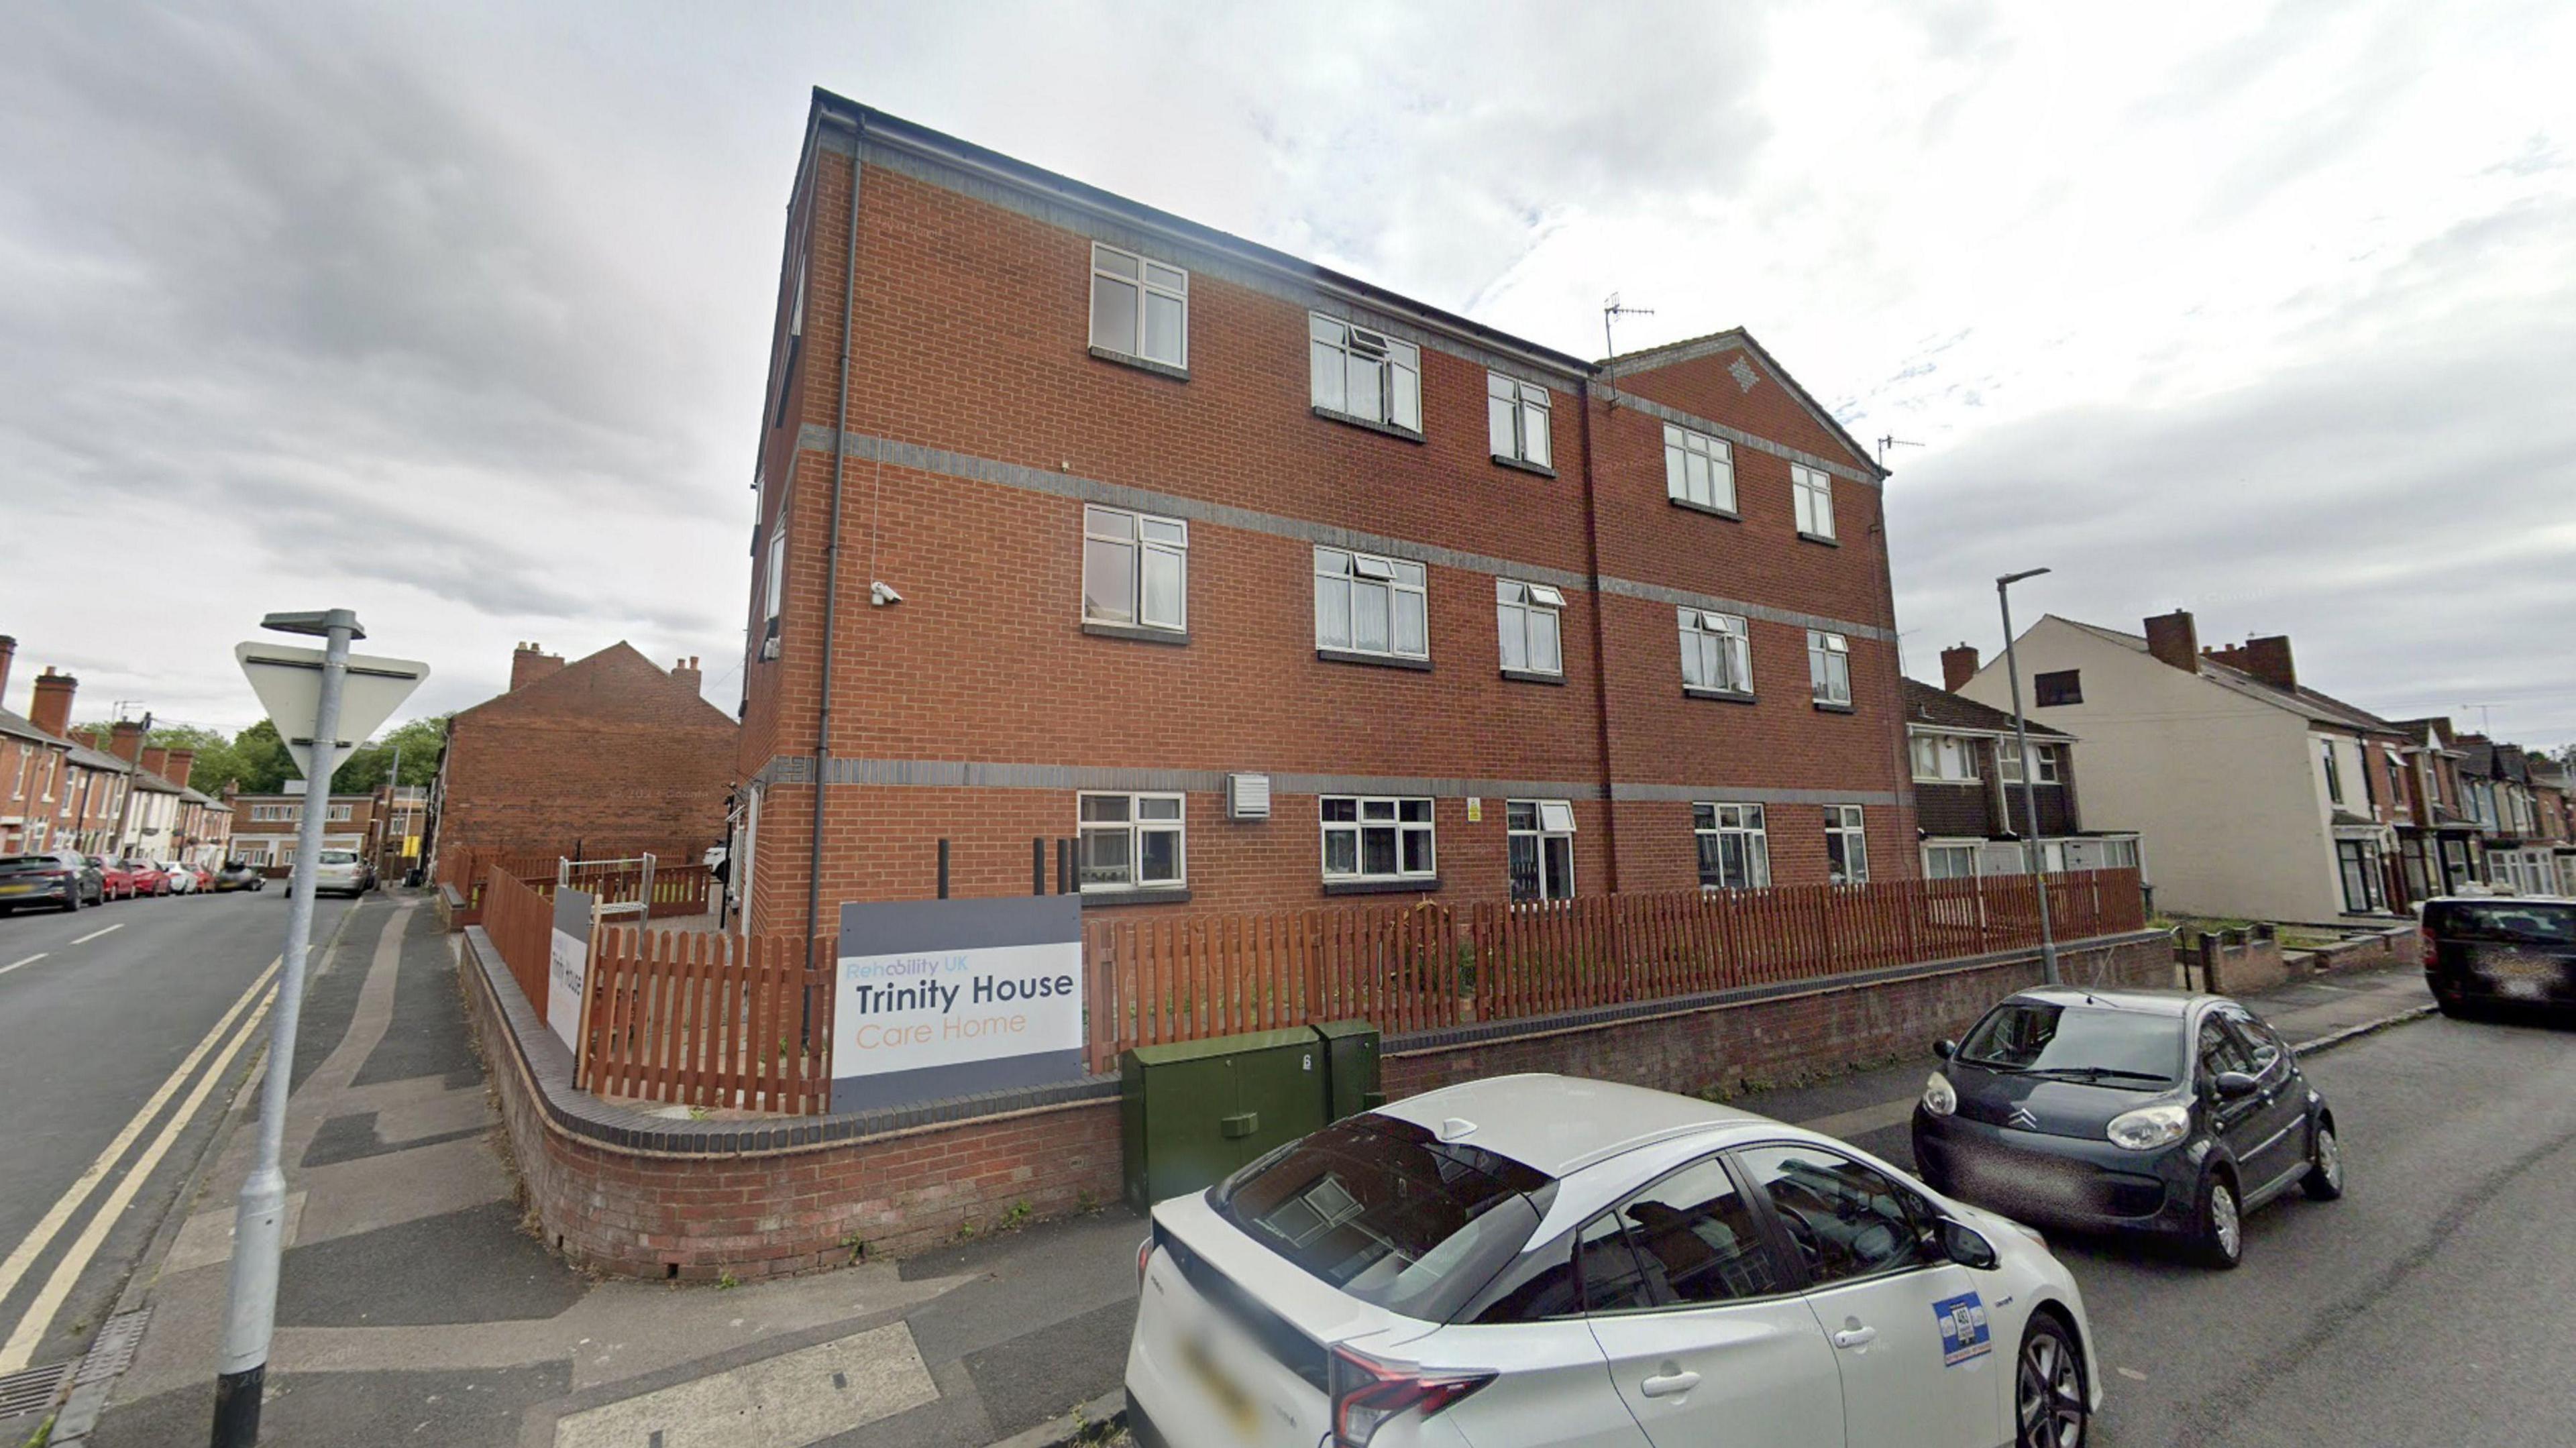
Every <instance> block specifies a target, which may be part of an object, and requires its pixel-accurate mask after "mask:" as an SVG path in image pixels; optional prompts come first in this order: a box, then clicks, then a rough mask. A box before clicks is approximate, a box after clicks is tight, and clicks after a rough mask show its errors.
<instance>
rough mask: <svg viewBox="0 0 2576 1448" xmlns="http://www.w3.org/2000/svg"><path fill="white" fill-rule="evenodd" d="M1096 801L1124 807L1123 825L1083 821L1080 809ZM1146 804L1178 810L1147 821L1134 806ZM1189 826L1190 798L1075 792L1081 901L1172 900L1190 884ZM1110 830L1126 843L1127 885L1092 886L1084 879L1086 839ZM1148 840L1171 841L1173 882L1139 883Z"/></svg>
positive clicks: (1173, 793) (1164, 793) (1174, 793)
mask: <svg viewBox="0 0 2576 1448" xmlns="http://www.w3.org/2000/svg"><path fill="white" fill-rule="evenodd" d="M1095 799H1115V800H1123V801H1125V802H1126V818H1125V819H1123V820H1087V819H1084V818H1083V805H1084V804H1085V803H1086V802H1087V801H1090V800H1095ZM1148 800H1151V801H1155V802H1157V803H1160V802H1164V801H1171V802H1174V803H1176V804H1177V805H1178V810H1177V812H1176V813H1175V814H1174V815H1173V816H1172V817H1170V818H1168V819H1166V818H1163V817H1161V816H1157V817H1155V818H1153V819H1151V820H1147V819H1145V818H1144V817H1143V814H1142V811H1141V810H1140V809H1139V808H1138V806H1139V805H1141V804H1143V803H1144V802H1146V801H1148ZM1189 820H1190V804H1189V796H1188V795H1187V794H1186V793H1184V792H1182V791H1179V790H1163V789H1140V790H1124V789H1085V790H1077V791H1075V793H1074V805H1073V823H1074V850H1075V855H1076V859H1075V862H1074V889H1075V891H1076V892H1077V893H1079V894H1083V895H1142V894H1172V893H1178V892H1180V891H1183V890H1186V889H1188V888H1189V883H1190V842H1189ZM1113 829H1116V830H1118V831H1120V832H1122V833H1124V834H1125V835H1126V837H1127V879H1126V881H1125V882H1124V883H1120V882H1116V881H1105V882H1098V883H1095V882H1094V881H1092V880H1089V879H1086V878H1084V877H1085V876H1086V875H1088V874H1089V873H1090V871H1091V869H1092V865H1091V837H1092V836H1093V835H1094V834H1107V833H1109V832H1110V831H1111V830H1113ZM1148 834H1157V835H1161V834H1168V835H1170V836H1171V837H1172V870H1173V873H1172V878H1170V879H1168V880H1151V881H1149V880H1146V879H1145V878H1144V877H1143V876H1144V867H1145V836H1146V835H1148Z"/></svg>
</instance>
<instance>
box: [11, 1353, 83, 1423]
mask: <svg viewBox="0 0 2576 1448" xmlns="http://www.w3.org/2000/svg"><path fill="white" fill-rule="evenodd" d="M71 1375H72V1365H71V1364H70V1363H55V1364H54V1365H53V1366H51V1367H42V1368H29V1369H27V1370H26V1371H25V1372H23V1373H11V1374H10V1375H9V1376H7V1377H5V1378H0V1418H15V1417H18V1416H20V1415H21V1414H25V1413H41V1412H43V1411H45V1410H46V1409H47V1408H50V1407H52V1406H53V1405H54V1395H55V1394H56V1393H58V1392H61V1391H62V1387H63V1379H65V1378H68V1377H70V1376H71Z"/></svg>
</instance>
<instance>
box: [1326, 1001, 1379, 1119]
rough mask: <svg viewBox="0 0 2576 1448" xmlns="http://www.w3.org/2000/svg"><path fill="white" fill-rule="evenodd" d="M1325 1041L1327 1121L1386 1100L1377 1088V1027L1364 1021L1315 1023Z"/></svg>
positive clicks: (1352, 1113) (1359, 1111) (1367, 1108)
mask: <svg viewBox="0 0 2576 1448" xmlns="http://www.w3.org/2000/svg"><path fill="white" fill-rule="evenodd" d="M1315 1036H1316V1039H1318V1040H1320V1041H1322V1042H1323V1043H1324V1085H1325V1089H1326V1092H1327V1093H1328V1094H1327V1098H1326V1105H1325V1108H1324V1119H1325V1120H1326V1121H1339V1120H1341V1119H1342V1118H1343V1117H1345V1116H1357V1115H1359V1114H1360V1113H1361V1112H1363V1111H1369V1110H1373V1109H1375V1108H1377V1107H1380V1106H1384V1105H1385V1104H1386V1093H1385V1092H1384V1091H1381V1090H1379V1089H1378V1078H1377V1042H1378V1035H1377V1027H1375V1026H1372V1025H1370V1024H1369V1023H1368V1022H1366V1021H1326V1022H1324V1023H1323V1024H1322V1025H1319V1026H1317V1027H1315Z"/></svg>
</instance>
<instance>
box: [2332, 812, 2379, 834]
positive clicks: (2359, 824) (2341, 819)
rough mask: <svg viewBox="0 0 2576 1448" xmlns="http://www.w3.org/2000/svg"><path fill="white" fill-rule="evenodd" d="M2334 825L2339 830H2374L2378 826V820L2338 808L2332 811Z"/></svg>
mask: <svg viewBox="0 0 2576 1448" xmlns="http://www.w3.org/2000/svg"><path fill="white" fill-rule="evenodd" d="M2334 827H2335V828H2336V829H2339V830H2375V829H2377V828H2379V821H2377V820H2374V819H2364V818H2363V817H2362V816H2360V815H2357V814H2354V813H2353V812H2352V811H2351V810H2348V809H2339V810H2336V811H2335V812H2334Z"/></svg>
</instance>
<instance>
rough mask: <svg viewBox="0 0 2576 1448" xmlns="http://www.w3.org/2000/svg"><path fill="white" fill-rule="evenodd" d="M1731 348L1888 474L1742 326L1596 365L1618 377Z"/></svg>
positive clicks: (1857, 457)
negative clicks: (1748, 355) (1751, 358)
mask: <svg viewBox="0 0 2576 1448" xmlns="http://www.w3.org/2000/svg"><path fill="white" fill-rule="evenodd" d="M1730 351H1745V352H1750V353H1752V354H1753V356H1754V358H1755V359H1756V360H1757V361H1759V362H1761V364H1762V366H1763V369H1764V370H1765V371H1767V372H1769V373H1770V374H1771V375H1772V376H1773V377H1775V378H1777V379H1779V382H1780V385H1781V386H1783V387H1786V388H1787V389H1789V395H1790V396H1791V397H1792V398H1794V399H1796V400H1797V403H1798V405H1799V406H1800V407H1803V408H1805V409H1806V411H1807V415H1808V416H1810V417H1812V418H1814V419H1815V420H1816V422H1817V424H1818V425H1819V426H1821V427H1823V428H1824V429H1825V430H1826V431H1827V432H1830V433H1832V434H1833V435H1834V438H1835V440H1837V441H1839V442H1840V443H1841V444H1842V445H1843V446H1844V447H1845V448H1846V449H1848V450H1849V451H1850V452H1851V455H1852V458H1853V460H1854V461H1856V462H1858V463H1859V464H1860V465H1861V466H1862V467H1865V468H1867V469H1869V470H1870V471H1871V472H1872V473H1873V474H1875V475H1877V476H1879V477H1882V478H1884V477H1886V476H1887V475H1888V474H1887V469H1886V468H1884V467H1882V466H1880V465H1879V461H1878V459H1877V458H1875V457H1872V456H1871V455H1870V451H1869V449H1868V448H1865V447H1863V446H1861V443H1860V439H1858V438H1855V437H1853V436H1852V435H1851V434H1850V433H1849V432H1847V431H1845V430H1844V429H1843V425H1842V424H1841V423H1839V422H1836V421H1835V420H1834V415H1833V414H1832V413H1830V412H1828V411H1826V410H1825V405H1824V404H1823V403H1821V402H1818V401H1817V400H1816V398H1815V394H1813V393H1811V392H1809V391H1808V390H1807V389H1806V388H1805V387H1804V386H1802V385H1800V384H1799V382H1798V379H1797V378H1796V377H1794V376H1792V375H1790V372H1789V369H1788V368H1786V367H1783V366H1781V365H1780V359H1779V358H1777V357H1774V356H1772V355H1771V353H1770V352H1769V351H1768V350H1767V349H1765V348H1764V347H1763V345H1762V344H1761V343H1760V342H1757V341H1755V340H1754V338H1753V334H1752V333H1751V332H1748V331H1746V330H1744V329H1743V328H1742V327H1729V328H1727V329H1726V330H1725V331H1723V332H1711V333H1709V334H1708V335H1706V336H1704V337H1685V338H1683V339H1682V340H1681V341H1678V342H1666V343H1665V344H1663V345H1662V346H1660V347H1645V348H1640V349H1639V350H1637V351H1634V352H1622V353H1620V354H1619V355H1618V356H1616V357H1611V358H1608V359H1606V360H1604V361H1602V362H1599V363H1596V364H1594V365H1595V366H1596V367H1597V368H1598V369H1599V371H1600V374H1601V376H1602V377H1603V378H1604V379H1616V378H1620V377H1625V376H1628V375H1630V374H1632V373H1637V372H1651V371H1654V370H1655V369H1657V368H1659V367H1670V366H1673V365H1674V364H1676V363H1681V362H1689V361H1692V360H1694V359H1697V358H1700V357H1710V356H1714V355H1716V354H1717V353H1720V352H1730Z"/></svg>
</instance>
